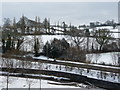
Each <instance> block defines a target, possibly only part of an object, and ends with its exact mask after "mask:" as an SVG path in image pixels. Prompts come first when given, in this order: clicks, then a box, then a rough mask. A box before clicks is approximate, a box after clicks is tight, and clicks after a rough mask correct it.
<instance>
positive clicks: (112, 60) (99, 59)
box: [86, 52, 120, 65]
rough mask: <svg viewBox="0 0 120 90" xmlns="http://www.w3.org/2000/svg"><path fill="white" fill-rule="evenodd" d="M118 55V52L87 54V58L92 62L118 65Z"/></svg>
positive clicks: (119, 53)
mask: <svg viewBox="0 0 120 90" xmlns="http://www.w3.org/2000/svg"><path fill="white" fill-rule="evenodd" d="M118 55H120V52H109V53H97V54H87V55H86V57H87V60H89V61H91V62H94V63H101V64H103V63H104V64H111V65H118Z"/></svg>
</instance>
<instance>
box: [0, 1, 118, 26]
mask: <svg viewBox="0 0 120 90" xmlns="http://www.w3.org/2000/svg"><path fill="white" fill-rule="evenodd" d="M8 1H9V2H8ZM10 1H12V2H10ZM16 1H17V2H15V0H2V3H0V4H2V7H1V8H2V19H3V18H10V19H13V18H14V17H16V19H17V20H18V19H19V18H20V17H21V16H22V14H24V15H25V16H27V17H28V18H30V19H33V20H34V19H35V16H39V17H40V18H41V19H42V20H43V18H45V17H47V18H50V19H51V22H52V23H55V22H58V21H60V22H62V21H66V22H67V23H68V24H69V23H70V22H71V23H72V24H74V25H79V24H87V23H89V22H91V21H101V22H104V21H106V20H111V19H114V20H115V21H117V20H118V3H117V1H118V0H109V2H93V1H95V0H84V2H76V1H83V0H74V2H71V3H70V1H73V0H62V1H66V2H54V1H55V0H49V2H47V1H48V0H44V2H42V1H43V0H29V2H27V1H28V0H16ZM19 1H21V2H22V1H26V2H22V3H21V2H19ZM33 1H34V2H33ZM37 1H39V2H37ZM40 1H41V2H40ZM45 1H46V2H45ZM50 1H52V2H50ZM56 1H60V0H56ZM68 1H69V2H68ZM85 1H86V2H85ZM87 1H91V2H87ZM96 1H100V0H96ZM102 1H108V0H102ZM110 1H115V2H110ZM30 2H31V3H30ZM1 8H0V9H1ZM1 23H2V22H0V24H1Z"/></svg>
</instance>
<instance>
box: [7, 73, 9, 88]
mask: <svg viewBox="0 0 120 90" xmlns="http://www.w3.org/2000/svg"><path fill="white" fill-rule="evenodd" d="M8 83H9V73H8V74H7V90H8Z"/></svg>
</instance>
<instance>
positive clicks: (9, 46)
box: [6, 35, 11, 51]
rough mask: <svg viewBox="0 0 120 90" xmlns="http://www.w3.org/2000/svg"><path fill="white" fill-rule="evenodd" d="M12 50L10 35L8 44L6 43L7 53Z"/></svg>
mask: <svg viewBox="0 0 120 90" xmlns="http://www.w3.org/2000/svg"><path fill="white" fill-rule="evenodd" d="M10 49H11V36H10V35H8V38H7V42H6V51H8V50H10Z"/></svg>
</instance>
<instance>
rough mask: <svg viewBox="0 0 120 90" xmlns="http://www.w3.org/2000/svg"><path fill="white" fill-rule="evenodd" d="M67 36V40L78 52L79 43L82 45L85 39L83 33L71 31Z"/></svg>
mask: <svg viewBox="0 0 120 90" xmlns="http://www.w3.org/2000/svg"><path fill="white" fill-rule="evenodd" d="M68 34H69V36H68V39H69V40H71V42H73V43H74V44H75V46H76V47H77V49H78V50H79V49H80V45H81V43H83V42H84V39H85V38H84V33H83V31H80V30H76V29H73V30H71V31H69V32H68Z"/></svg>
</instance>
